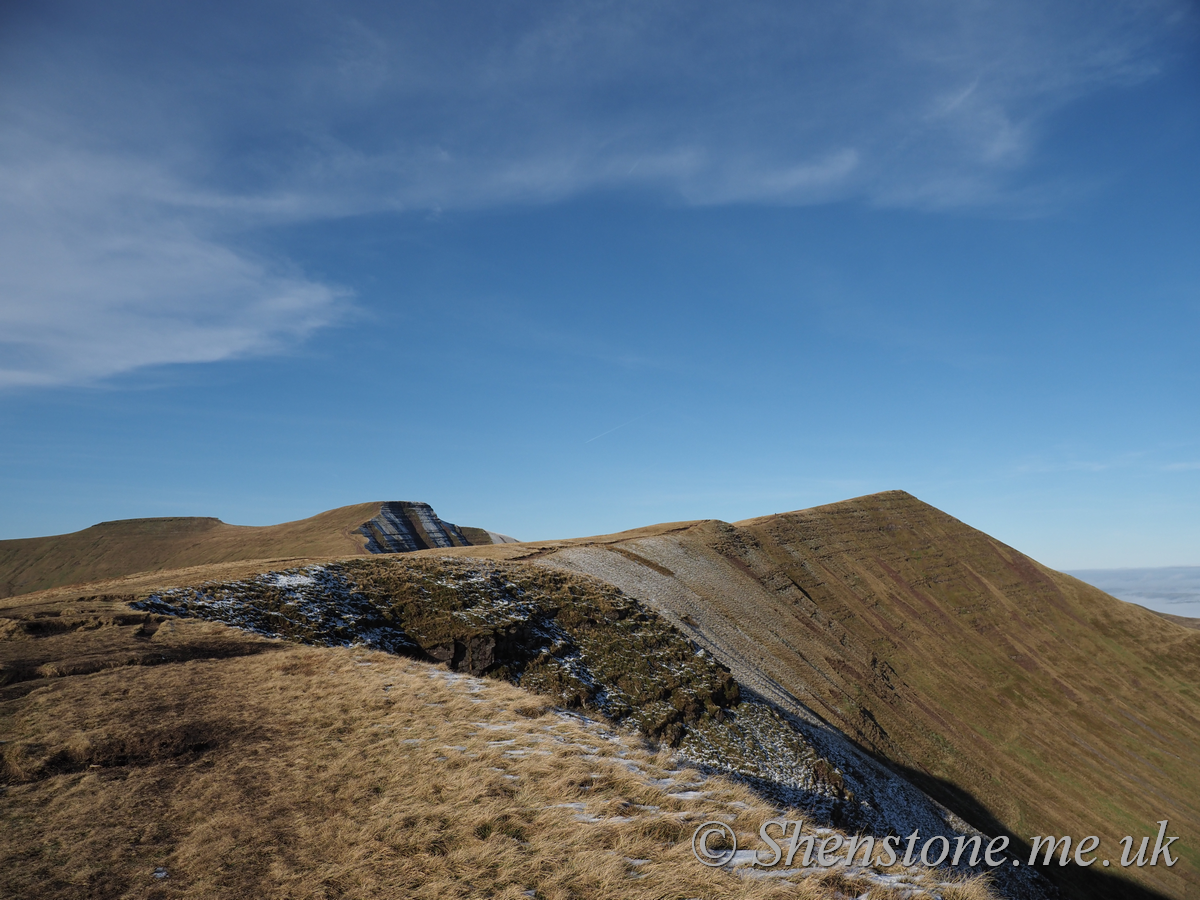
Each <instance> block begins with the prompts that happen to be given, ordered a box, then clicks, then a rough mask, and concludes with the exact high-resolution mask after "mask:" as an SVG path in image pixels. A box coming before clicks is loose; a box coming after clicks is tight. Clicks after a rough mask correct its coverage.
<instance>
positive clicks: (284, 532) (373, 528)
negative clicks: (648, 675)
mask: <svg viewBox="0 0 1200 900" xmlns="http://www.w3.org/2000/svg"><path fill="white" fill-rule="evenodd" d="M493 540H497V542H498V541H499V540H511V538H504V537H503V536H502V535H493V534H492V533H491V532H488V531H485V530H483V529H481V528H467V529H465V530H464V529H459V528H458V526H456V525H451V524H449V523H447V522H443V521H442V520H441V519H439V518H438V517H437V515H436V514H435V513H434V512H433V510H432V509H431V508H430V507H429V505H428V504H426V503H410V502H388V503H358V504H355V505H353V506H343V507H339V508H338V509H331V510H328V511H327V512H323V513H319V514H318V515H315V516H312V517H311V518H308V519H300V520H298V521H296V522H285V523H284V524H282V525H265V526H248V525H227V524H225V523H224V522H222V521H221V520H220V519H213V518H199V517H177V518H160V519H125V520H122V521H117V522H101V523H100V524H99V525H93V526H92V527H91V528H85V529H84V530H83V531H77V532H75V533H74V534H63V535H56V536H54V537H40V538H25V539H21V540H13V541H0V597H12V596H15V595H17V594H27V593H30V592H32V591H39V590H45V589H46V588H53V587H60V586H63V585H68V584H80V583H84V582H92V581H101V580H104V579H109V578H119V577H121V576H124V575H132V574H134V573H137V572H153V571H160V570H164V569H182V568H187V567H190V566H203V565H210V564H213V563H224V562H235V561H238V560H247V559H282V558H314V557H331V556H338V557H345V556H363V555H366V554H368V553H388V552H400V551H406V550H419V549H425V548H428V547H435V548H436V547H443V548H444V547H451V546H463V545H467V544H475V543H491V542H492V541H493Z"/></svg>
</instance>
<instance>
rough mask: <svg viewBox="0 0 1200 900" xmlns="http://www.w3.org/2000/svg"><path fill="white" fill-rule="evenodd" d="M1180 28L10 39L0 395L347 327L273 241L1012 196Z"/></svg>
mask: <svg viewBox="0 0 1200 900" xmlns="http://www.w3.org/2000/svg"><path fill="white" fill-rule="evenodd" d="M1188 9H1189V7H1188V6H1187V4H1186V3H1185V2H1184V0H1144V2H1138V0H1107V2H1102V0H1065V2H1062V3H1054V4H1043V3H1034V2H1014V3H1006V4H988V3H962V2H958V0H923V2H915V3H909V4H903V5H897V4H892V3H886V2H883V0H858V2H851V3H844V4H833V5H824V6H816V7H814V6H812V5H811V4H808V5H796V4H787V3H776V2H750V3H746V4H738V5H737V6H736V7H735V6H725V7H720V6H709V7H704V8H697V7H695V6H694V5H692V4H681V3H677V2H666V0H638V2H632V0H630V2H624V0H575V2H566V3H553V4H548V3H547V4H543V3H518V4H505V5H503V6H500V5H491V4H484V5H480V6H479V7H478V8H476V9H473V10H472V13H471V15H470V16H467V15H463V14H462V13H461V11H456V10H451V9H449V8H447V7H445V6H444V5H441V4H432V3H431V4H422V3H410V4H376V3H366V2H360V3H355V4H336V5H335V4H330V3H322V2H316V3H310V4H305V5H304V6H303V7H296V8H293V9H291V10H290V11H289V14H288V15H286V16H280V14H279V10H278V9H277V8H276V7H273V6H269V5H261V6H260V5H255V4H250V5H247V6H245V7H243V8H242V9H241V11H240V12H239V13H238V18H237V21H236V22H233V23H231V22H229V21H227V20H226V17H225V16H223V15H217V14H213V13H211V12H209V11H204V10H202V9H201V8H195V9H191V10H186V9H183V8H179V7H175V8H172V9H170V10H167V9H166V8H163V7H157V6H155V5H138V4H137V3H135V2H133V0H129V2H121V3H117V4H116V5H115V7H112V8H110V6H109V5H105V7H104V9H103V10H102V11H100V10H98V9H97V8H95V7H94V6H89V5H81V6H79V8H78V9H76V10H75V12H74V13H73V14H72V15H58V16H57V17H56V18H55V20H54V22H53V23H52V24H47V23H46V22H43V23H40V24H37V27H32V26H31V27H30V29H27V30H26V31H24V32H21V31H20V29H18V28H17V27H16V26H15V25H14V26H11V27H10V28H9V35H8V37H7V38H6V39H5V40H6V43H4V44H3V46H0V50H3V51H4V52H3V53H0V116H3V118H4V121H5V122H6V134H7V136H6V138H5V139H4V141H3V143H2V145H0V180H2V184H0V186H2V187H3V192H4V193H3V197H2V198H0V204H3V206H2V208H0V215H2V219H0V230H2V234H0V239H2V241H3V243H2V244H0V266H3V272H2V273H0V279H2V280H0V329H2V331H0V353H2V356H0V387H4V386H12V385H18V384H25V385H32V384H62V383H74V382H79V381H87V380H92V379H95V378H102V377H106V376H108V375H112V374H116V373H119V372H123V371H128V370H130V369H134V368H137V367H139V366H144V365H151V364H157V363H161V362H168V361H201V360H219V359H225V358H229V357H231V356H238V355H245V354H251V353H261V352H268V351H270V350H271V349H273V348H278V347H279V346H282V345H286V344H288V343H289V342H293V341H295V340H298V339H300V338H303V336H305V335H307V334H310V333H311V332H313V331H314V330H315V329H318V328H321V327H323V326H325V325H328V324H329V323H331V322H333V321H336V319H337V317H338V316H339V314H340V310H342V309H344V308H345V300H346V292H345V291H343V290H341V289H340V288H338V287H337V286H334V285H327V284H323V283H321V282H319V281H317V280H313V279H311V278H306V277H305V276H304V275H303V274H301V273H299V272H298V271H296V270H295V267H294V266H291V265H290V264H289V263H288V262H287V261H286V260H281V259H274V260H269V259H263V258H260V257H256V256H254V255H252V254H250V253H248V252H246V251H245V250H244V249H241V247H242V243H243V237H244V235H246V234H248V233H249V232H250V231H251V230H252V229H261V228H270V227H273V226H276V225H279V224H282V223H293V222H298V221H315V220H326V219H336V218H338V217H344V216H352V215H359V214H365V213H378V212H387V211H397V212H403V211H412V210H420V211H427V210H454V209H478V208H484V207H494V206H499V205H506V204H528V203H547V202H555V201H558V200H561V199H563V198H568V197H572V196H577V195H579V194H582V193H587V192H592V191H598V190H606V189H613V188H620V189H640V190H647V191H653V192H657V193H659V194H661V195H664V196H667V197H673V198H675V202H682V203H688V204H695V205H712V204H729V203H756V204H763V203H767V204H813V203H823V202H830V201H835V200H847V199H854V200H860V201H865V202H869V203H875V204H881V205H891V206H897V205H898V206H917V207H926V208H942V209H955V208H961V207H964V206H977V205H980V204H992V205H995V204H1001V205H1003V204H1009V205H1012V204H1014V203H1017V204H1025V205H1028V204H1029V203H1030V202H1031V201H1030V197H1031V196H1035V197H1036V196H1037V195H1038V190H1037V189H1036V188H1034V189H1031V188H1030V186H1029V185H1027V184H1022V183H1021V180H1020V177H1019V176H1020V175H1021V173H1022V171H1023V167H1024V166H1025V164H1026V163H1028V162H1029V161H1030V159H1032V158H1033V157H1034V156H1035V155H1036V152H1037V149H1038V146H1039V140H1040V135H1041V131H1042V128H1043V126H1044V123H1045V122H1046V120H1047V118H1048V117H1049V116H1051V115H1052V114H1053V113H1054V112H1055V111H1056V110H1058V109H1060V108H1062V106H1063V105H1064V104H1066V103H1069V102H1071V101H1072V100H1074V99H1076V98H1077V97H1079V96H1081V95H1085V94H1087V93H1088V92H1090V91H1094V90H1097V89H1101V88H1106V87H1111V86H1113V85H1122V84H1133V83H1137V82H1139V81H1141V80H1145V79H1147V78H1150V77H1153V75H1154V74H1155V73H1156V72H1157V71H1158V70H1159V69H1160V68H1161V66H1162V65H1163V64H1164V62H1163V60H1164V58H1165V55H1166V54H1167V53H1168V52H1169V51H1168V49H1164V48H1167V47H1168V45H1169V43H1170V40H1171V36H1172V35H1174V34H1176V33H1179V32H1181V31H1186V30H1188V29H1192V28H1193V27H1194V22H1193V20H1192V19H1191V18H1190V17H1189V16H1190V14H1189V13H1188V12H1187V10H1188ZM28 15H29V16H30V17H32V19H34V20H36V19H37V13H36V12H30V13H28ZM47 22H49V20H47ZM132 23H136V27H133V24H132ZM1189 33H1190V32H1189Z"/></svg>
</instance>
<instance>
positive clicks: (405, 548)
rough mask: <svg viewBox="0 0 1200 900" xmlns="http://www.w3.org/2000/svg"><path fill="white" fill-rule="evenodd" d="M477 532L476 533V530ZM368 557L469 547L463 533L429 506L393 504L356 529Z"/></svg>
mask: <svg viewBox="0 0 1200 900" xmlns="http://www.w3.org/2000/svg"><path fill="white" fill-rule="evenodd" d="M476 530H478V529H476ZM358 532H359V534H362V535H365V536H366V538H367V550H368V551H369V552H371V553H411V552H412V551H414V550H429V549H431V548H434V547H437V548H441V549H445V548H446V547H470V546H471V545H472V544H473V543H477V542H476V541H469V540H467V537H466V535H464V534H463V532H462V529H460V528H459V527H458V526H457V525H452V524H450V523H449V522H443V521H442V520H441V519H439V518H438V517H437V513H435V512H434V511H433V507H431V506H430V505H429V504H428V503H411V502H408V501H392V502H390V503H385V504H383V508H382V509H380V510H379V515H377V516H375V518H373V519H371V520H370V521H367V522H364V523H363V524H362V526H361V527H360V528H359V529H358Z"/></svg>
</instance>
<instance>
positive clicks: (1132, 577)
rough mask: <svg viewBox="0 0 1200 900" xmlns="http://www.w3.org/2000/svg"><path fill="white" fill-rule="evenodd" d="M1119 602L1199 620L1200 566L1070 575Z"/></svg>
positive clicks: (1087, 570) (1088, 570) (1084, 572)
mask: <svg viewBox="0 0 1200 900" xmlns="http://www.w3.org/2000/svg"><path fill="white" fill-rule="evenodd" d="M1067 574H1068V575H1074V576H1075V577H1076V578H1078V579H1080V580H1081V581H1086V582H1087V583H1088V584H1092V585H1095V586H1096V587H1098V588H1100V590H1102V591H1104V592H1106V593H1109V594H1112V595H1113V596H1114V597H1116V598H1118V599H1120V600H1126V601H1128V602H1129V603H1138V604H1140V605H1142V606H1145V607H1146V608H1147V609H1153V610H1156V611H1157V612H1164V613H1170V614H1171V615H1173V616H1189V617H1191V618H1193V619H1200V566H1164V567H1162V568H1157V569H1077V570H1075V571H1072V572H1068V573H1067Z"/></svg>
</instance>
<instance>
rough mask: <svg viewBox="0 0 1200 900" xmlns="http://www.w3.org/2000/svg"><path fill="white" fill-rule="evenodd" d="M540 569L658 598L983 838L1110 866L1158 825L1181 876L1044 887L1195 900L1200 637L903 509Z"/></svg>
mask: <svg viewBox="0 0 1200 900" xmlns="http://www.w3.org/2000/svg"><path fill="white" fill-rule="evenodd" d="M494 549H496V550H498V549H500V548H494ZM504 549H505V550H506V551H508V552H513V551H514V550H515V548H504ZM534 553H535V555H536V557H537V559H536V562H538V563H540V564H542V565H550V566H556V567H562V568H568V569H572V570H575V571H580V572H587V573H590V574H593V575H597V576H599V577H601V578H604V579H605V580H608V581H609V582H611V583H613V584H615V585H617V586H618V587H621V588H622V589H623V590H625V591H626V592H627V593H629V594H631V595H632V596H635V597H639V598H642V599H645V600H648V601H650V602H651V603H653V604H654V605H656V606H657V607H658V608H659V609H660V610H662V611H663V612H665V613H667V614H668V615H669V616H671V617H672V618H673V620H674V621H676V622H678V623H680V624H681V625H683V626H685V627H687V628H689V629H690V630H691V633H692V634H693V635H694V636H695V637H696V639H697V640H698V641H699V642H700V643H702V644H703V645H704V646H706V647H707V648H708V649H710V650H711V651H712V652H713V653H714V654H715V655H716V656H717V657H718V658H719V659H721V660H722V661H723V662H724V663H725V664H726V665H729V666H730V668H731V669H732V671H733V674H734V675H735V677H737V679H738V681H739V682H740V683H742V684H743V685H744V686H746V687H750V688H752V689H754V690H756V691H758V692H759V693H762V694H764V695H765V696H768V697H770V698H771V699H772V700H774V701H775V702H777V703H779V704H780V705H782V706H784V707H785V708H789V707H790V708H792V709H797V708H799V707H801V705H803V706H805V707H807V708H808V709H811V710H812V711H813V712H815V713H817V714H818V715H819V716H821V717H823V718H824V719H826V720H827V721H828V722H830V723H832V724H833V725H835V726H836V727H837V728H839V729H842V730H844V731H845V732H846V733H847V734H848V735H850V736H851V737H853V738H854V739H855V740H856V741H857V742H858V743H859V744H860V745H861V746H863V747H865V748H867V749H868V750H870V751H871V752H872V753H874V754H875V755H876V756H877V757H878V758H881V759H884V760H887V761H889V762H890V763H891V764H893V766H894V767H896V768H897V769H898V770H901V771H903V772H904V773H905V774H906V775H907V776H908V777H910V778H911V779H912V780H914V781H915V782H916V783H917V784H918V785H920V786H921V787H923V788H924V789H925V790H927V791H928V792H929V793H930V794H931V795H932V796H934V797H935V798H937V799H938V800H940V801H942V802H943V803H945V804H946V805H947V806H949V807H950V808H951V809H954V810H955V811H956V812H958V813H959V814H961V815H963V816H964V817H965V818H966V819H967V820H968V821H971V822H973V823H974V824H976V825H977V826H978V827H981V828H983V829H984V830H992V831H996V830H1006V831H1008V832H1009V833H1011V834H1012V835H1014V836H1015V837H1017V838H1021V839H1025V840H1027V839H1029V838H1030V837H1032V836H1034V835H1039V834H1041V835H1044V834H1051V833H1054V834H1058V835H1062V834H1069V835H1072V836H1074V837H1075V838H1076V839H1077V840H1078V839H1079V838H1080V837H1082V836H1084V835H1091V834H1095V835H1099V836H1100V837H1101V838H1102V841H1103V843H1102V844H1101V847H1102V848H1104V849H1105V851H1106V853H1107V854H1108V855H1109V856H1112V855H1113V854H1114V853H1115V854H1117V856H1119V847H1118V844H1117V841H1118V839H1119V838H1121V837H1123V836H1125V835H1136V836H1138V838H1139V840H1140V836H1142V835H1154V834H1155V833H1156V832H1157V826H1156V825H1155V824H1154V823H1155V822H1157V821H1158V820H1161V819H1168V820H1169V821H1170V833H1171V834H1173V835H1182V837H1181V839H1180V840H1179V841H1178V842H1177V843H1176V844H1175V845H1174V849H1176V850H1178V851H1179V854H1180V855H1181V857H1182V858H1181V859H1180V860H1179V862H1178V863H1177V864H1176V865H1175V866H1174V867H1173V868H1170V869H1168V868H1166V867H1165V866H1164V865H1162V864H1161V863H1160V865H1158V866H1157V867H1154V868H1150V867H1146V868H1143V869H1133V868H1131V869H1125V870H1121V869H1119V868H1118V867H1116V866H1115V864H1114V867H1113V868H1110V869H1107V870H1104V872H1103V875H1107V876H1109V877H1102V876H1101V873H1100V866H1099V864H1097V865H1096V866H1095V867H1094V868H1093V869H1091V870H1086V871H1082V872H1081V871H1080V870H1078V869H1073V870H1068V871H1066V872H1065V873H1056V872H1054V871H1051V870H1044V871H1045V872H1046V874H1047V875H1049V876H1050V877H1052V878H1055V877H1056V875H1057V877H1058V878H1060V879H1062V880H1063V881H1064V884H1065V886H1068V887H1070V888H1071V889H1072V891H1073V892H1074V893H1075V894H1076V895H1077V896H1099V895H1102V893H1108V895H1109V896H1114V897H1129V896H1135V895H1136V894H1135V893H1134V889H1133V887H1132V885H1128V883H1127V882H1121V881H1116V880H1115V879H1114V878H1113V877H1111V876H1112V874H1113V873H1115V872H1121V873H1122V874H1123V875H1126V876H1131V877H1134V878H1136V879H1138V880H1139V881H1141V882H1142V883H1143V884H1146V885H1147V886H1151V887H1153V888H1154V889H1156V890H1158V891H1162V892H1164V893H1167V894H1169V895H1171V896H1175V897H1183V896H1200V874H1198V873H1200V852H1198V851H1200V842H1198V840H1197V836H1200V749H1198V748H1200V690H1198V685H1200V633H1197V632H1196V631H1193V630H1188V629H1185V628H1181V627H1179V626H1178V625H1175V624H1173V623H1171V622H1168V621H1166V620H1164V619H1163V618H1162V617H1160V616H1157V615H1155V614H1153V613H1151V612H1149V611H1147V610H1144V609H1142V608H1141V607H1137V606H1133V605H1131V604H1126V603H1122V602H1121V601H1118V600H1116V599H1114V598H1112V597H1109V596H1108V595H1106V594H1104V593H1103V592H1101V591H1099V590H1097V589H1095V588H1092V587H1090V586H1089V585H1086V584H1084V583H1083V582H1080V581H1078V580H1076V579H1074V578H1071V577H1070V576H1066V575H1062V574H1060V573H1057V572H1054V571H1052V570H1049V569H1047V568H1045V567H1044V566H1041V565H1040V564H1038V563H1036V562H1035V561H1033V560H1031V559H1029V558H1028V557H1026V556H1024V555H1022V554H1021V553H1018V552H1017V551H1015V550H1013V549H1012V548H1010V547H1007V546H1005V545H1004V544H1002V543H1000V542H999V541H997V540H995V539H993V538H991V537H989V536H988V535H986V534H983V533H982V532H979V531H976V530H975V529H972V528H970V527H968V526H966V525H964V524H963V523H962V522H959V521H958V520H957V519H954V518H952V517H950V516H948V515H946V514H945V513H942V512H940V511H939V510H937V509H934V508H933V507H931V506H928V505H927V504H924V503H922V502H920V501H919V500H917V499H916V498H914V497H911V496H910V495H908V494H905V493H903V492H889V493H886V494H878V495H873V496H869V497H862V498H858V499H856V500H850V501H846V502H843V503H837V504H833V505H830V506H825V507H818V508H815V509H811V510H805V511H801V512H795V513H786V514H783V515H777V516H768V517H764V518H759V519H751V520H747V521H745V522H740V523H738V524H737V525H729V524H726V523H723V522H715V521H708V522H699V523H693V524H691V525H689V526H683V527H679V526H677V527H675V528H673V529H665V530H663V531H662V532H661V533H659V534H645V533H643V535H633V534H630V535H611V536H608V537H605V538H595V539H591V540H588V541H578V542H571V543H569V544H567V543H564V544H559V545H553V546H543V547H539V548H537V549H536V550H534ZM798 711H799V712H801V713H803V712H804V710H803V709H802V708H799V709H798ZM1113 858H1114V862H1115V859H1116V858H1117V857H1113ZM1114 882H1115V883H1114ZM1122 884H1125V885H1127V886H1126V887H1122V886H1121V885H1122Z"/></svg>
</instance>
